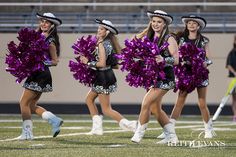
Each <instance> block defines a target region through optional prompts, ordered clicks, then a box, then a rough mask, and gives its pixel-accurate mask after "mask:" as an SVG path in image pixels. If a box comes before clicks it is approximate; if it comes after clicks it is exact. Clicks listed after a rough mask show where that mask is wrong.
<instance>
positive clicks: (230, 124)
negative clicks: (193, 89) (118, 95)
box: [0, 120, 236, 142]
mask: <svg viewBox="0 0 236 157" xmlns="http://www.w3.org/2000/svg"><path fill="white" fill-rule="evenodd" d="M69 121H70V120H65V121H64V122H69ZM0 122H1V121H0ZM4 122H12V120H4ZM73 122H91V120H90V121H89V120H85V121H84V120H77V121H73ZM104 122H106V123H110V122H111V121H110V120H104ZM112 122H115V121H112ZM182 122H183V124H189V123H190V122H191V124H193V123H194V124H201V125H185V126H176V127H175V128H176V129H184V128H199V127H200V128H202V127H203V124H202V122H200V121H178V123H182ZM185 122H187V123H185ZM150 123H156V121H150ZM232 125H236V124H235V123H232V122H228V121H225V122H224V123H223V121H221V122H217V123H215V124H214V126H218V127H219V126H232ZM147 130H162V128H161V127H158V128H148V129H147ZM120 132H128V131H126V130H108V131H104V133H105V134H106V133H120ZM78 135H88V132H80V133H70V134H60V135H58V136H57V137H68V136H78ZM44 138H52V136H49V135H48V136H35V137H34V139H44ZM17 140H18V139H17V138H9V139H4V140H0V142H7V141H17Z"/></svg>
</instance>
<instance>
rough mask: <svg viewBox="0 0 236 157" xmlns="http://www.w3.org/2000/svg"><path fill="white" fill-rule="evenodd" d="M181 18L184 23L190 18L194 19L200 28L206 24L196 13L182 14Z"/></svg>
mask: <svg viewBox="0 0 236 157" xmlns="http://www.w3.org/2000/svg"><path fill="white" fill-rule="evenodd" d="M181 19H182V22H183V23H184V24H187V22H188V21H191V20H192V21H196V22H197V23H198V24H199V25H200V27H201V28H200V29H204V28H205V27H206V25H207V22H206V20H205V19H204V18H202V17H200V16H196V15H189V16H182V17H181Z"/></svg>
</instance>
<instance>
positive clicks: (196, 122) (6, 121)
mask: <svg viewBox="0 0 236 157" xmlns="http://www.w3.org/2000/svg"><path fill="white" fill-rule="evenodd" d="M132 120H133V119H132ZM63 121H64V122H65V123H89V122H90V123H92V119H91V120H63ZM0 122H5V123H10V122H22V120H21V119H19V120H18V119H17V120H16V119H0ZM33 122H43V123H44V122H46V121H45V120H40V119H37V120H33ZM103 122H105V123H117V121H115V120H103ZM149 123H157V121H156V120H150V121H149ZM192 123H194V124H203V121H200V120H196V121H195V120H193V121H186V120H177V121H176V124H192ZM218 123H219V124H220V123H223V124H225V123H228V124H231V123H234V124H235V125H236V122H232V121H216V122H213V124H218Z"/></svg>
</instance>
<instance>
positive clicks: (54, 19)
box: [36, 13, 62, 26]
mask: <svg viewBox="0 0 236 157" xmlns="http://www.w3.org/2000/svg"><path fill="white" fill-rule="evenodd" d="M36 17H37V18H39V19H46V20H48V21H50V22H52V23H54V24H55V25H57V26H59V25H61V24H62V21H61V20H60V19H58V18H54V17H48V16H43V15H40V14H39V13H37V14H36Z"/></svg>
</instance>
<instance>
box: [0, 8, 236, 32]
mask: <svg viewBox="0 0 236 157" xmlns="http://www.w3.org/2000/svg"><path fill="white" fill-rule="evenodd" d="M55 14H56V16H57V17H59V18H60V19H62V21H63V24H62V26H61V27H59V31H61V32H75V33H77V32H94V31H95V30H96V25H95V23H94V19H95V18H103V19H109V20H111V21H112V22H113V23H114V25H115V26H116V27H117V28H118V30H119V31H120V32H123V33H134V32H139V31H140V30H142V29H143V28H144V27H146V25H147V23H148V20H149V19H148V18H147V16H146V14H141V13H119V14H118V13H109V14H108V13H90V14H89V15H87V14H86V13H55ZM187 14H191V13H189V12H188V13H172V15H173V17H174V21H173V24H172V25H171V26H170V27H171V28H172V30H176V29H178V28H181V27H183V26H184V25H183V24H182V22H181V16H183V15H187ZM199 15H200V16H203V17H204V18H205V19H206V20H207V23H208V24H207V27H206V29H205V30H204V31H205V32H210V33H213V32H215V33H217V32H218V33H222V32H224V33H229V32H230V33H231V32H236V13H200V14H199ZM37 25H38V22H37V19H36V17H35V14H32V13H18V14H15V13H0V31H1V32H16V31H17V30H19V28H21V27H36V26H37Z"/></svg>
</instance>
